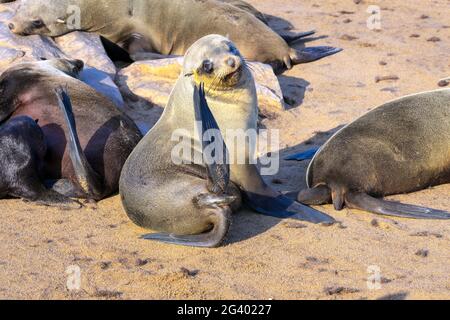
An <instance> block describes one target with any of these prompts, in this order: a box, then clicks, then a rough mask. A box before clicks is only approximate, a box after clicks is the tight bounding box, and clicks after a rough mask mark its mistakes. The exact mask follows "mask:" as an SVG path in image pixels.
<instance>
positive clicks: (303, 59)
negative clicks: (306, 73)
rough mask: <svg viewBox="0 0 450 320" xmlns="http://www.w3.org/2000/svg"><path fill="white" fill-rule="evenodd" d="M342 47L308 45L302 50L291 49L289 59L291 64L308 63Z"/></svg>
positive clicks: (337, 51)
mask: <svg viewBox="0 0 450 320" xmlns="http://www.w3.org/2000/svg"><path fill="white" fill-rule="evenodd" d="M341 51H342V49H340V48H334V47H309V48H304V49H302V50H295V49H291V54H290V56H291V61H292V64H293V65H296V64H301V63H308V62H313V61H317V60H320V59H322V58H325V57H328V56H331V55H334V54H336V53H339V52H341Z"/></svg>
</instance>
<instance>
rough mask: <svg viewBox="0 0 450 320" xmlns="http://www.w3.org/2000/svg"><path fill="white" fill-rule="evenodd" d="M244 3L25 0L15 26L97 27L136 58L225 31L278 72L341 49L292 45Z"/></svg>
mask: <svg viewBox="0 0 450 320" xmlns="http://www.w3.org/2000/svg"><path fill="white" fill-rule="evenodd" d="M234 2H236V1H234ZM238 2H239V3H241V8H242V2H241V1H238ZM244 4H245V3H244ZM70 6H76V7H77V8H79V10H81V12H80V14H81V17H82V19H80V20H79V21H78V22H77V23H71V24H69V20H72V19H73V17H72V16H71V15H70V14H68V12H67V11H68V8H69V7H70ZM244 7H245V6H244ZM241 8H238V7H237V6H235V5H232V4H229V3H226V2H220V1H213V0H203V1H199V0H172V1H165V0H116V1H113V2H111V1H108V0H102V1H98V0H70V1H69V0H60V1H57V2H51V3H50V2H48V1H35V0H22V1H21V4H20V6H19V8H18V10H17V13H16V15H15V16H14V17H13V18H12V20H11V21H10V22H9V28H10V29H11V31H12V32H14V33H16V34H19V35H32V34H39V35H45V36H51V37H58V36H61V35H64V34H66V33H69V32H71V31H86V32H94V33H97V34H99V35H101V36H103V37H104V38H106V39H107V40H109V41H111V42H113V43H115V44H118V45H119V46H120V47H122V48H123V49H125V50H126V51H127V52H128V53H129V54H130V55H131V56H132V57H133V58H134V59H135V60H143V59H155V58H156V59H158V58H161V57H162V56H167V55H184V54H185V53H186V51H187V50H188V48H189V47H190V46H191V45H192V44H193V43H194V42H196V41H197V40H199V39H200V38H202V37H204V36H206V35H208V34H220V35H223V36H227V37H228V38H229V39H230V40H231V41H233V42H234V43H236V45H237V46H238V48H239V50H240V51H241V53H242V55H243V57H244V58H245V59H247V60H250V61H259V62H263V63H267V64H270V65H272V66H273V68H274V70H275V72H276V73H282V72H283V71H285V70H286V69H291V68H292V67H293V66H294V65H297V64H301V63H308V62H312V61H315V60H319V59H321V58H324V57H326V56H330V55H333V54H335V53H338V52H339V51H341V49H337V48H333V47H326V46H324V47H309V48H305V49H302V50H296V49H293V48H290V47H289V45H288V43H287V42H286V41H285V40H284V39H283V38H282V37H281V36H280V35H278V34H277V33H275V32H274V31H273V30H272V29H270V28H269V27H268V26H267V25H266V24H264V22H262V21H261V20H259V19H258V18H257V17H256V16H255V14H256V15H257V13H255V12H254V10H252V9H251V8H249V7H248V6H247V7H246V8H247V10H243V9H241ZM78 23H79V25H77V24H78ZM309 34H311V33H306V34H300V35H299V36H298V38H301V37H302V36H305V35H309ZM295 38H296V37H294V38H293V39H290V40H295Z"/></svg>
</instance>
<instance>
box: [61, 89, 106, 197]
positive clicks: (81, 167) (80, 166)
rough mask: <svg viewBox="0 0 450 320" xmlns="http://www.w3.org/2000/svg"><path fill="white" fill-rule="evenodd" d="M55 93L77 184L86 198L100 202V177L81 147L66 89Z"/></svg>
mask: <svg viewBox="0 0 450 320" xmlns="http://www.w3.org/2000/svg"><path fill="white" fill-rule="evenodd" d="M55 93H56V96H57V98H58V105H59V107H60V109H61V111H62V113H63V114H64V119H65V121H66V124H67V127H68V130H69V154H70V159H71V160H72V165H73V168H74V170H75V174H76V176H77V180H78V183H79V185H80V187H81V189H82V190H83V192H84V193H85V194H86V195H87V196H89V197H92V198H93V199H94V200H101V199H102V191H101V190H102V189H103V188H102V182H101V179H100V176H99V175H98V174H97V173H96V172H95V171H94V170H93V169H92V167H91V166H90V164H89V162H88V161H87V159H86V156H85V154H84V152H83V149H82V147H81V144H80V140H79V138H78V134H77V129H76V123H75V116H74V114H73V109H72V103H71V101H70V97H69V95H68V93H67V89H64V88H63V87H58V88H57V89H55Z"/></svg>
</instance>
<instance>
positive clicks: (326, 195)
mask: <svg viewBox="0 0 450 320" xmlns="http://www.w3.org/2000/svg"><path fill="white" fill-rule="evenodd" d="M297 201H298V202H300V203H303V204H306V205H309V206H319V205H322V204H328V203H331V201H332V197H331V190H330V189H329V188H328V187H327V186H318V187H316V188H310V189H305V190H302V191H300V193H299V194H298V196H297Z"/></svg>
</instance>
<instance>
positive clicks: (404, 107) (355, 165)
mask: <svg viewBox="0 0 450 320" xmlns="http://www.w3.org/2000/svg"><path fill="white" fill-rule="evenodd" d="M307 182H308V186H309V187H310V188H311V189H308V190H305V191H302V192H301V193H300V195H299V197H298V200H299V201H300V202H303V203H307V204H324V203H329V202H331V201H332V202H333V203H334V206H335V208H336V209H338V210H340V209H342V207H343V205H344V204H346V205H347V206H349V207H351V208H358V209H363V210H367V211H371V212H375V213H379V214H386V215H396V216H405V217H411V218H450V214H448V213H445V212H440V211H437V210H431V209H427V208H420V207H415V206H409V205H403V204H397V203H392V202H387V201H383V200H379V199H376V198H372V197H383V196H388V195H394V194H403V193H409V192H414V191H418V190H421V189H425V188H428V187H431V186H435V185H439V184H445V183H450V89H445V90H437V91H432V92H425V93H420V94H416V95H412V96H407V97H404V98H401V99H398V100H395V101H392V102H390V103H387V104H385V105H383V106H381V107H378V108H376V109H374V110H373V111H371V112H369V113H368V114H366V115H364V116H363V117H361V118H359V119H358V120H356V121H354V122H353V123H351V124H349V125H348V126H346V127H345V128H343V129H342V130H341V131H339V132H338V133H337V134H336V135H335V136H333V137H332V138H331V139H330V140H329V141H328V142H327V143H326V144H325V145H324V146H323V147H322V148H321V149H320V150H319V152H318V153H317V154H316V156H315V157H314V159H313V161H312V162H311V164H310V166H309V169H308V173H307Z"/></svg>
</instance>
